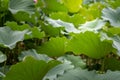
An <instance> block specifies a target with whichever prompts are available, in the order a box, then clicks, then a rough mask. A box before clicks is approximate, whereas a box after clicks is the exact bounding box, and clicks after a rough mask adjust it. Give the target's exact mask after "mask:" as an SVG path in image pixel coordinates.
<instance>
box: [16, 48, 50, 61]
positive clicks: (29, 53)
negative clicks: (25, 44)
mask: <svg viewBox="0 0 120 80" xmlns="http://www.w3.org/2000/svg"><path fill="white" fill-rule="evenodd" d="M27 56H32V57H34V58H35V59H37V60H44V61H46V62H48V61H50V60H52V59H51V58H49V57H48V56H47V55H44V54H38V53H37V52H36V50H34V49H31V50H28V51H22V53H21V54H20V55H19V57H18V59H19V61H22V60H23V59H24V58H25V57H27Z"/></svg>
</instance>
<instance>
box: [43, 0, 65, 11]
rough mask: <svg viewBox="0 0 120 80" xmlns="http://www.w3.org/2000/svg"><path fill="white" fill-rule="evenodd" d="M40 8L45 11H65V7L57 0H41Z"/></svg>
mask: <svg viewBox="0 0 120 80" xmlns="http://www.w3.org/2000/svg"><path fill="white" fill-rule="evenodd" d="M41 8H42V9H43V11H45V12H46V13H49V12H54V11H55V12H56V11H65V12H66V11H67V8H66V7H65V6H64V5H63V4H61V3H60V2H59V0H43V1H42V5H41Z"/></svg>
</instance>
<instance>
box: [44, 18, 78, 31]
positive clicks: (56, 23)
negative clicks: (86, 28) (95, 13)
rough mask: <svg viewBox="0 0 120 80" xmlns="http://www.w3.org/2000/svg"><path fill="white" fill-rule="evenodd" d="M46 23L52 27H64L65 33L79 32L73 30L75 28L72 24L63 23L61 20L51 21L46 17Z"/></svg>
mask: <svg viewBox="0 0 120 80" xmlns="http://www.w3.org/2000/svg"><path fill="white" fill-rule="evenodd" d="M46 21H48V23H49V24H51V25H53V27H64V28H65V30H66V31H67V32H74V33H79V32H80V31H79V30H78V29H76V28H75V26H74V25H73V24H72V23H68V22H64V21H61V20H53V19H51V18H47V17H46Z"/></svg>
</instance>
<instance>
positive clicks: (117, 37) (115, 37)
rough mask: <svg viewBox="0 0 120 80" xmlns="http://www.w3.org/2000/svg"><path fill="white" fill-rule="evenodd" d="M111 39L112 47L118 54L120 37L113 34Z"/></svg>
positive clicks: (119, 53)
mask: <svg viewBox="0 0 120 80" xmlns="http://www.w3.org/2000/svg"><path fill="white" fill-rule="evenodd" d="M112 40H113V47H114V48H116V49H117V54H118V55H119V56H120V37H119V36H114V37H113V38H112Z"/></svg>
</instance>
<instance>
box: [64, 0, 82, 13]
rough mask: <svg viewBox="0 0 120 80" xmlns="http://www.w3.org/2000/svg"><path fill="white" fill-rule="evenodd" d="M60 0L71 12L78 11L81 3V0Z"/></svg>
mask: <svg viewBox="0 0 120 80" xmlns="http://www.w3.org/2000/svg"><path fill="white" fill-rule="evenodd" d="M62 1H63V3H64V4H65V6H66V7H67V8H68V10H69V12H73V13H74V12H78V11H79V9H80V7H81V4H82V0H62Z"/></svg>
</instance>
